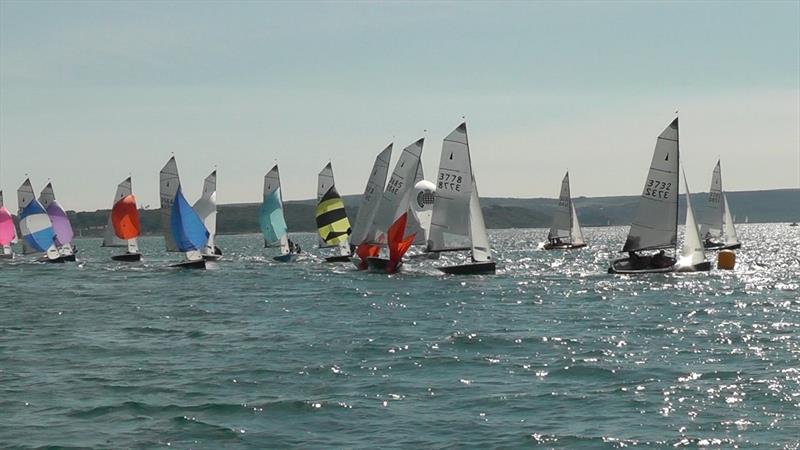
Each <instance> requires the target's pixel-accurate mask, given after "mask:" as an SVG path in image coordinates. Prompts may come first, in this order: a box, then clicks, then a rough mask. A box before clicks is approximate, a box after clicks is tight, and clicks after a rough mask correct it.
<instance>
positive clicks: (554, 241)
mask: <svg viewBox="0 0 800 450" xmlns="http://www.w3.org/2000/svg"><path fill="white" fill-rule="evenodd" d="M550 244H552V245H562V244H563V242H562V241H561V238H559V237H556V238H551V239H550Z"/></svg>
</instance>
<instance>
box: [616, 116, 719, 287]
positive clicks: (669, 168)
mask: <svg viewBox="0 0 800 450" xmlns="http://www.w3.org/2000/svg"><path fill="white" fill-rule="evenodd" d="M679 160H680V151H679V134H678V119H675V120H674V121H673V122H672V123H671V124H670V125H669V126H668V127H667V128H665V129H664V131H663V132H662V133H661V134H660V135H659V136H658V139H657V140H656V147H655V150H654V151H653V160H652V162H651V163H650V171H649V173H648V176H647V180H646V181H645V185H644V190H643V191H642V196H641V198H640V199H639V207H638V208H637V210H636V215H635V218H634V220H633V223H632V224H631V228H630V231H629V232H628V238H627V240H626V241H625V245H624V247H623V248H622V251H623V252H628V255H629V256H628V257H627V258H620V259H616V260H614V261H612V263H611V267H609V269H608V272H609V273H622V274H638V273H656V272H675V271H707V270H710V269H711V263H710V262H708V261H705V256H704V253H703V246H702V244H701V242H700V238H699V236H700V232H699V231H698V229H697V223H696V222H695V220H694V211H693V210H692V205H691V200H690V199H689V189H688V184H687V186H686V187H687V189H686V199H687V213H686V233H685V236H684V245H683V247H682V249H681V252H680V255H678V249H677V242H678V195H679V188H678V184H679V172H678V168H679V162H680V161H679ZM684 178H685V177H684ZM685 181H686V180H684V182H685ZM664 249H674V257H671V256H668V255H666V254H664V252H663V250H664ZM651 250H661V252H659V253H658V254H655V255H643V254H640V252H644V251H651ZM678 256H680V258H678Z"/></svg>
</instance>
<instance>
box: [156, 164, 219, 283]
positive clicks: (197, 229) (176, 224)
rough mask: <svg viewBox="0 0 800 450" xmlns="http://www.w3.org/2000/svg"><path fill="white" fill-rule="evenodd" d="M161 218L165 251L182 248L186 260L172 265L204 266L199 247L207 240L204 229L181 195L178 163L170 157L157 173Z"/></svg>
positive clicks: (178, 250) (195, 213) (180, 250)
mask: <svg viewBox="0 0 800 450" xmlns="http://www.w3.org/2000/svg"><path fill="white" fill-rule="evenodd" d="M160 197H161V220H162V221H163V222H162V224H161V225H162V227H163V229H164V241H165V243H166V246H167V251H171V252H183V253H184V254H185V256H186V260H185V261H183V262H181V263H178V264H173V266H175V267H186V268H198V269H201V268H205V260H204V259H203V255H202V253H201V251H202V250H203V249H204V248H205V245H206V243H207V242H208V236H209V233H208V230H206V227H205V225H204V224H203V221H202V219H200V216H198V215H197V212H195V210H194V209H192V206H191V205H189V202H187V201H186V198H185V197H184V196H183V190H182V189H181V181H180V176H179V175H178V164H177V163H176V162H175V158H174V157H172V158H170V159H169V161H167V164H166V165H164V167H163V168H162V169H161V173H160Z"/></svg>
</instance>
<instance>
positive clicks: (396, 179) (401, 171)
mask: <svg viewBox="0 0 800 450" xmlns="http://www.w3.org/2000/svg"><path fill="white" fill-rule="evenodd" d="M424 142H425V139H424V138H422V139H419V140H418V141H416V142H414V143H413V144H411V145H409V146H408V147H406V148H404V149H403V153H401V154H400V158H399V159H398V160H397V163H396V164H395V166H394V171H393V172H392V177H391V178H390V179H389V183H387V184H386V189H384V191H383V195H382V197H381V201H380V207H379V209H378V212H377V213H376V214H375V220H374V222H375V224H374V227H375V230H376V231H377V233H376V235H375V236H373V237H372V242H370V244H372V245H378V246H381V247H382V246H384V245H385V246H386V247H387V248H388V250H389V257H388V258H382V257H380V255H379V254H378V255H375V256H369V257H367V268H368V269H369V270H370V272H380V273H389V274H392V273H395V272H397V271H398V270H400V267H402V265H403V255H405V253H406V252H407V251H408V249H409V248H410V247H411V244H413V243H414V240H415V239H416V233H411V234H408V233H407V230H408V229H413V228H414V225H413V222H412V224H409V221H413V220H416V218H415V216H414V215H413V214H414V213H413V212H412V211H411V204H410V196H411V193H412V192H413V191H414V182H415V177H416V175H417V171H418V167H419V164H420V161H419V159H420V155H422V145H423V143H424ZM409 225H410V226H409ZM384 230H385V231H384Z"/></svg>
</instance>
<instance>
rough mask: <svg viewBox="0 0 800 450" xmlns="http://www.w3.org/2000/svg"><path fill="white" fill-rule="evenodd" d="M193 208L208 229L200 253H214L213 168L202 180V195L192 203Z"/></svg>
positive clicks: (214, 181)
mask: <svg viewBox="0 0 800 450" xmlns="http://www.w3.org/2000/svg"><path fill="white" fill-rule="evenodd" d="M193 208H194V210H195V212H196V213H197V215H198V216H200V220H202V221H203V225H205V227H206V230H208V243H206V247H205V248H204V249H203V251H202V253H203V254H206V255H214V254H215V248H214V247H215V245H216V244H215V243H214V238H215V237H216V235H217V171H216V170H214V171H213V172H211V174H209V175H208V176H207V177H206V179H205V181H203V195H201V196H200V198H199V199H198V200H197V202H196V203H195V204H194V207H193Z"/></svg>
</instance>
